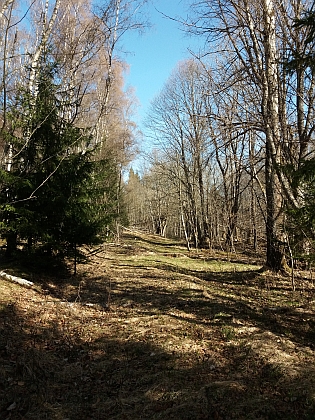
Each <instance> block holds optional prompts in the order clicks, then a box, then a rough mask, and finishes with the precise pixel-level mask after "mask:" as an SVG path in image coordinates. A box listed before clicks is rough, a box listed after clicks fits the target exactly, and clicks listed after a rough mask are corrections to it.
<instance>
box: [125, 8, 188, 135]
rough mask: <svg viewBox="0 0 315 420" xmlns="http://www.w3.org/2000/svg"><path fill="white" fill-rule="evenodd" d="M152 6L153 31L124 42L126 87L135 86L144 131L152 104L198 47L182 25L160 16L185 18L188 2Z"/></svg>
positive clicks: (149, 11) (140, 123)
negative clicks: (180, 65)
mask: <svg viewBox="0 0 315 420" xmlns="http://www.w3.org/2000/svg"><path fill="white" fill-rule="evenodd" d="M152 3H153V4H150V5H149V6H148V7H147V8H146V11H147V14H148V19H149V21H150V23H151V24H152V27H151V28H149V29H147V30H146V32H145V33H144V34H143V35H138V34H136V33H129V34H126V36H125V38H124V40H123V45H124V49H125V50H127V51H129V53H128V54H127V55H126V56H125V61H126V62H127V63H128V64H129V66H130V70H129V74H127V75H126V77H125V80H126V86H132V87H133V88H134V89H135V94H136V96H137V98H138V99H139V102H140V105H139V108H138V116H137V117H136V118H135V121H136V122H137V123H138V124H139V128H140V129H141V130H143V129H144V127H143V120H144V118H145V115H146V113H147V112H148V109H149V105H150V102H151V101H152V99H153V98H154V97H155V96H156V95H158V93H159V92H160V91H161V89H162V88H163V85H164V84H165V83H166V81H167V79H168V78H169V76H170V75H171V72H172V70H173V69H174V68H175V66H176V64H177V63H178V62H179V61H180V60H183V59H185V58H188V57H190V54H189V52H188V49H187V48H188V47H191V46H192V44H195V45H196V40H194V39H191V38H189V37H188V36H187V35H186V34H185V33H184V32H183V31H182V30H181V29H180V24H179V23H177V22H175V21H174V20H171V19H168V18H166V17H165V16H163V15H162V14H161V13H159V12H158V10H159V11H160V12H162V13H164V14H165V15H167V16H171V17H173V18H176V17H179V16H180V17H182V18H185V17H186V16H187V10H188V4H189V1H188V0H155V1H154V2H152ZM156 9H158V10H156Z"/></svg>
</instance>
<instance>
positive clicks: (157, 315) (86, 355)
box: [0, 235, 315, 420]
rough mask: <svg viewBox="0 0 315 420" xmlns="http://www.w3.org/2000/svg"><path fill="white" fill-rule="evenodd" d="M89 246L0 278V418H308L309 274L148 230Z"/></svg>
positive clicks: (311, 394) (313, 398) (314, 387)
mask: <svg viewBox="0 0 315 420" xmlns="http://www.w3.org/2000/svg"><path fill="white" fill-rule="evenodd" d="M85 252H86V254H87V256H88V258H87V260H86V261H85V262H84V263H83V262H82V263H81V264H80V266H79V274H78V275H77V276H76V277H69V276H66V275H65V274H60V273H59V275H58V276H57V277H54V276H53V275H51V276H50V277H47V276H43V275H41V274H40V272H35V274H34V271H30V268H28V269H24V271H23V273H24V275H25V276H29V277H28V278H29V279H32V280H33V281H35V282H36V285H37V287H38V290H37V291H34V290H29V289H23V288H21V287H20V286H17V285H15V284H12V283H8V282H5V281H2V280H0V418H1V419H2V418H3V419H6V418H8V419H58V420H59V419H60V420H61V419H62V420H65V419H73V420H77V419H78V420H80V419H82V420H85V419H100V420H102V419H117V420H118V419H119V420H123V419H131V420H138V419H140V418H141V419H148V420H149V419H154V420H155V419H156V420H157V419H165V420H166V419H167V420H168V419H187V420H188V419H189V420H191V419H200V420H202V419H289V420H290V419H292V420H294V419H299V420H300V419H314V412H315V375H314V373H315V365H314V361H315V357H314V344H315V321H314V309H315V308H314V302H315V295H314V287H313V284H312V282H310V281H308V280H305V279H304V280H303V279H300V280H298V281H297V290H296V292H295V293H294V294H292V291H291V289H290V280H289V279H288V278H283V277H280V276H278V277H276V276H274V275H271V274H270V273H266V272H265V273H262V272H260V271H259V269H260V266H259V265H255V264H253V263H252V261H249V262H248V263H246V261H245V260H244V257H242V258H241V257H240V258H239V259H236V256H235V255H234V256H233V258H234V260H235V261H233V262H232V261H231V258H227V257H226V255H222V253H221V254H220V255H219V257H220V259H217V258H216V255H214V254H211V253H210V252H202V253H201V252H198V253H194V252H192V253H190V254H189V253H188V252H187V251H186V250H185V248H183V247H181V246H180V245H179V244H177V243H174V242H172V241H167V240H164V239H162V238H157V237H154V236H148V235H146V236H144V235H137V236H135V235H133V236H131V235H129V236H127V235H126V236H125V237H124V238H123V241H122V243H121V244H120V245H114V244H108V245H104V246H103V247H102V248H100V249H98V250H93V251H92V250H89V251H88V250H86V251H85ZM230 257H231V256H230ZM249 263H251V264H249ZM7 269H10V267H7ZM11 270H12V271H14V267H11ZM30 276H31V277H32V278H30Z"/></svg>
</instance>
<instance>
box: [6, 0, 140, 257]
mask: <svg viewBox="0 0 315 420" xmlns="http://www.w3.org/2000/svg"><path fill="white" fill-rule="evenodd" d="M140 3H141V2H139V4H138V2H137V1H123V0H108V1H104V2H98V3H97V4H93V3H92V2H91V1H86V0H84V1H81V0H78V1H75V2H72V1H61V0H46V1H40V0H32V1H27V0H25V1H16V0H5V1H2V2H1V5H0V159H1V160H0V234H1V237H2V239H4V240H5V243H6V253H7V255H9V256H10V255H12V253H14V252H15V250H16V249H17V245H18V243H21V244H22V245H23V246H24V248H26V249H27V250H28V251H29V252H32V251H33V250H37V249H39V248H40V249H41V250H42V251H44V252H46V253H48V254H50V255H51V254H56V253H57V254H60V255H64V254H65V253H69V252H73V251H75V250H76V248H77V246H79V245H82V244H90V243H95V242H97V241H99V240H102V238H103V237H104V235H106V234H107V233H108V232H109V231H114V230H115V224H119V223H121V222H122V221H124V219H125V218H126V214H125V210H124V206H123V198H122V173H123V171H124V170H125V168H126V166H127V165H128V163H129V162H130V160H131V159H132V157H133V153H134V151H135V141H136V135H137V132H136V127H135V125H134V123H133V122H132V120H131V115H132V112H133V103H134V102H135V101H134V98H133V94H132V92H131V91H130V92H125V91H124V90H123V73H124V70H125V67H126V65H125V63H124V62H123V61H122V60H121V59H119V57H118V55H117V53H116V50H117V44H118V42H119V41H120V38H121V37H122V35H123V34H124V33H126V31H128V30H132V29H139V28H141V27H142V23H141V22H140V20H139V19H138V17H139V16H138V15H137V14H136V11H137V10H138V9H139V5H140Z"/></svg>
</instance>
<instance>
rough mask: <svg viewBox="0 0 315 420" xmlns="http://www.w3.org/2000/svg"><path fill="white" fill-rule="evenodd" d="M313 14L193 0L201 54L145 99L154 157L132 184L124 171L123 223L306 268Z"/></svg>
mask: <svg viewBox="0 0 315 420" xmlns="http://www.w3.org/2000/svg"><path fill="white" fill-rule="evenodd" d="M312 7H313V2H312V1H307V0H304V1H302V0H281V1H280V0H279V1H278V0H258V1H257V0H255V1H251V0H241V1H237V2H235V1H230V0H211V1H198V2H194V1H193V2H192V5H191V14H190V19H189V20H187V22H186V28H188V29H187V30H188V31H189V32H193V34H194V35H195V36H198V37H201V38H202V39H203V40H204V44H205V50H204V51H203V52H202V54H199V55H197V54H196V56H195V57H194V58H192V59H191V60H187V61H185V62H182V63H179V65H178V66H177V68H176V69H175V70H174V73H173V74H172V75H171V76H170V78H169V80H168V81H167V83H166V84H165V87H164V89H163V90H162V92H161V93H160V94H159V96H158V97H157V98H156V99H155V100H154V101H153V102H152V106H151V110H150V112H149V115H148V119H147V126H148V130H149V133H150V135H151V136H152V141H154V142H155V144H156V150H155V153H153V157H151V166H150V167H148V168H147V169H146V171H144V173H143V174H142V175H141V177H139V176H138V175H137V174H135V173H134V172H131V173H130V178H129V185H128V188H129V197H130V199H129V207H130V215H131V222H132V223H134V224H135V225H141V226H146V227H149V228H150V229H152V230H155V231H156V232H157V233H160V234H169V235H174V236H180V237H182V238H186V241H187V246H188V247H189V246H190V245H192V246H196V247H200V246H207V247H214V246H220V247H222V246H223V247H225V248H228V249H233V248H234V246H235V244H236V243H239V242H242V243H243V244H249V245H250V246H251V247H253V248H254V249H256V248H257V246H258V243H260V244H261V245H263V247H264V249H266V264H267V266H269V267H270V268H272V269H275V270H278V269H283V268H286V264H287V263H288V262H290V263H293V262H294V258H296V257H301V256H303V257H304V258H307V259H312V255H313V254H314V251H313V248H314V247H313V244H314V220H315V212H314V208H315V206H314V204H315V202H314V191H315V189H314V187H315V184H314V181H315V177H314V173H315V172H314V168H315V161H314V128H315V125H314V121H315V119H314V117H315V103H314V100H315V79H314V59H313V51H314V28H315V23H314V22H315V19H314V12H313V10H312ZM134 184H135V185H137V191H138V193H137V195H133V194H132V191H133V189H134V187H133V185H134ZM139 191H141V192H142V194H140V193H139ZM285 257H288V258H285ZM293 257H294V258H293Z"/></svg>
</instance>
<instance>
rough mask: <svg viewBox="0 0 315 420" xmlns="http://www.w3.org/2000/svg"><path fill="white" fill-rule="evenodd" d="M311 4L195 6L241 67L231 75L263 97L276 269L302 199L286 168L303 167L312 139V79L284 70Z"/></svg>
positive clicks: (220, 2)
mask: <svg viewBox="0 0 315 420" xmlns="http://www.w3.org/2000/svg"><path fill="white" fill-rule="evenodd" d="M307 4H308V2H307V1H300V0H296V1H295V0H286V1H281V2H280V1H277V0H259V1H258V2H257V1H256V2H254V1H249V0H242V1H238V2H235V1H233V0H214V1H201V2H198V3H195V4H194V7H195V12H196V15H195V16H197V20H196V21H195V22H194V24H195V27H196V28H198V30H197V32H199V33H203V34H206V35H207V40H208V41H211V42H212V43H216V42H217V40H218V39H220V42H221V43H223V42H224V48H225V49H228V50H229V51H231V52H233V55H231V54H230V55H229V56H226V58H227V59H228V60H229V61H228V63H233V60H234V62H235V61H237V62H238V72H237V74H235V73H234V74H231V80H233V79H234V80H237V79H238V80H239V79H240V78H243V79H244V80H246V82H247V85H248V92H249V98H253V97H254V96H256V98H257V97H258V98H261V100H260V108H259V109H258V111H259V119H258V121H259V125H257V118H256V121H254V124H252V128H253V129H256V130H257V129H258V130H259V131H260V132H261V133H262V134H263V137H264V141H265V192H266V203H267V206H266V235H267V265H268V266H269V267H271V268H272V269H280V268H281V261H282V256H283V255H282V254H283V253H282V250H281V245H282V243H283V240H284V237H283V231H282V222H283V218H282V215H283V212H282V210H283V203H284V200H288V201H290V202H291V203H292V205H294V206H295V207H299V205H300V199H301V197H300V196H299V191H298V190H296V189H295V188H294V186H293V184H292V182H290V178H288V177H287V176H286V173H285V171H283V169H282V168H283V164H284V163H285V162H286V161H287V159H288V158H289V159H291V161H292V162H293V163H294V165H295V167H298V166H299V162H300V161H301V159H303V157H304V156H305V153H306V151H307V147H308V145H309V144H310V142H311V140H312V132H313V124H312V122H311V121H312V115H313V113H314V90H313V75H312V74H311V73H310V72H306V71H305V69H304V70H303V71H302V69H298V70H297V71H296V73H295V75H294V77H293V76H292V75H289V74H288V73H287V72H286V71H285V69H284V66H283V61H284V58H285V56H286V54H287V51H290V50H291V51H292V49H295V51H299V50H300V49H301V48H302V43H301V38H303V36H305V34H303V33H301V34H299V35H297V34H296V32H294V31H292V22H293V20H294V19H295V18H297V17H298V16H299V15H300V13H301V12H302V9H303V6H306V5H307ZM212 48H213V47H212ZM223 56H224V53H223ZM232 76H234V77H233V78H232ZM307 87H308V88H307ZM302 103H304V105H303V106H302ZM248 122H249V123H250V122H251V121H248Z"/></svg>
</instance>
